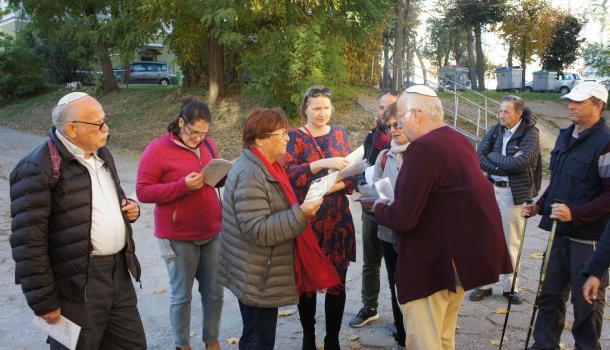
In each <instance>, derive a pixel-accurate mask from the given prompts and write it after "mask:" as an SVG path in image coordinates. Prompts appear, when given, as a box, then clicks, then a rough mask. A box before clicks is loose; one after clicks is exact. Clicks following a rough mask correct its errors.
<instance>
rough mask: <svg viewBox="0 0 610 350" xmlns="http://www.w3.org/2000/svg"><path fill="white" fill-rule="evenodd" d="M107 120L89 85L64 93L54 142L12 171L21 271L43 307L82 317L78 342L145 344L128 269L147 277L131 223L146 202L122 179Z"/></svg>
mask: <svg viewBox="0 0 610 350" xmlns="http://www.w3.org/2000/svg"><path fill="white" fill-rule="evenodd" d="M106 122H107V120H106V114H105V113H104V110H103V108H102V106H101V105H100V103H99V102H98V101H96V100H95V99H94V98H93V97H91V96H89V95H87V94H86V93H82V92H73V93H70V94H68V95H66V96H64V97H62V98H61V99H60V100H59V103H58V104H57V106H55V108H54V109H53V127H51V129H50V130H49V138H48V139H47V142H44V143H42V144H41V145H39V146H38V147H36V148H34V149H33V150H32V151H30V153H29V154H28V155H26V156H25V157H24V158H23V159H22V160H21V161H20V162H19V163H18V164H17V166H16V167H15V169H13V171H12V172H11V175H10V195H11V216H12V218H13V220H12V225H11V231H12V234H11V237H10V243H11V247H12V253H13V259H14V260H15V263H16V267H15V278H16V283H18V284H21V286H22V289H23V293H24V294H25V297H26V300H27V302H28V305H29V306H30V308H31V309H32V311H33V312H34V314H35V315H37V316H39V317H41V318H42V319H43V320H44V321H46V322H47V323H49V324H55V323H57V322H59V321H60V320H61V318H62V317H65V318H68V319H69V320H71V321H72V322H74V323H76V324H77V325H79V326H81V331H80V336H79V339H78V343H77V349H98V348H100V349H112V348H129V349H145V348H146V339H145V336H144V328H143V326H142V322H141V320H140V315H139V313H138V310H137V307H136V304H137V298H136V293H135V290H134V287H133V284H132V282H131V278H130V277H129V274H130V273H131V275H132V276H133V277H134V278H135V280H136V281H139V280H140V272H141V270H140V265H139V263H138V260H137V258H136V256H135V247H134V240H133V234H132V229H131V223H132V222H134V221H135V220H136V219H137V218H138V217H139V215H140V209H139V206H138V204H137V203H136V202H135V201H133V200H131V199H128V198H126V197H125V194H124V192H123V189H122V188H121V185H120V182H119V177H118V174H117V171H116V167H115V164H114V160H113V158H112V155H111V154H110V151H109V150H108V149H107V148H106V142H107V140H108V131H109V128H108V125H107V124H106ZM47 342H48V343H49V344H50V346H51V349H65V347H64V346H63V345H62V344H60V343H59V342H58V341H56V340H55V339H52V338H50V337H49V338H48V340H47Z"/></svg>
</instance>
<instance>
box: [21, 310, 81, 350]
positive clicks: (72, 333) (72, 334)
mask: <svg viewBox="0 0 610 350" xmlns="http://www.w3.org/2000/svg"><path fill="white" fill-rule="evenodd" d="M32 323H34V326H36V327H38V328H39V329H40V330H42V331H43V332H45V333H46V334H48V335H49V336H50V337H51V338H53V339H55V340H57V341H58V342H60V343H61V344H62V345H63V346H65V347H67V348H68V349H70V350H74V349H76V342H77V341H78V335H79V334H80V326H79V325H77V324H76V323H74V322H72V321H70V320H69V319H67V318H65V317H63V316H61V318H60V319H59V321H57V322H56V323H54V324H48V323H47V322H46V321H45V320H43V319H42V318H40V317H38V316H34V319H33V320H32Z"/></svg>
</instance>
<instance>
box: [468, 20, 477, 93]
mask: <svg viewBox="0 0 610 350" xmlns="http://www.w3.org/2000/svg"><path fill="white" fill-rule="evenodd" d="M466 39H467V43H468V75H469V78H470V85H471V87H472V88H473V89H475V90H477V86H478V85H477V78H476V77H477V76H476V72H477V69H476V66H475V57H474V37H473V35H472V26H471V25H469V24H467V25H466Z"/></svg>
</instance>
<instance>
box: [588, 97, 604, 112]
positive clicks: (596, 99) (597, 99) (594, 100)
mask: <svg viewBox="0 0 610 350" xmlns="http://www.w3.org/2000/svg"><path fill="white" fill-rule="evenodd" d="M590 99H591V102H593V103H594V104H597V103H599V102H601V103H602V111H603V110H604V109H606V101H602V99H601V98H597V97H595V96H591V97H590Z"/></svg>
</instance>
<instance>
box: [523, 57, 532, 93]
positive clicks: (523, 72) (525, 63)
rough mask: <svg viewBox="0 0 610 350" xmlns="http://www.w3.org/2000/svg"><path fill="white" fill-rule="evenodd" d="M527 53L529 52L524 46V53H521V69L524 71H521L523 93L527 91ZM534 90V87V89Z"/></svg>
mask: <svg viewBox="0 0 610 350" xmlns="http://www.w3.org/2000/svg"><path fill="white" fill-rule="evenodd" d="M526 52H527V49H526V48H525V46H524V48H523V51H522V52H521V68H522V70H521V91H525V64H526V63H525V59H526ZM533 88H534V87H533V86H532V89H533Z"/></svg>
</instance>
